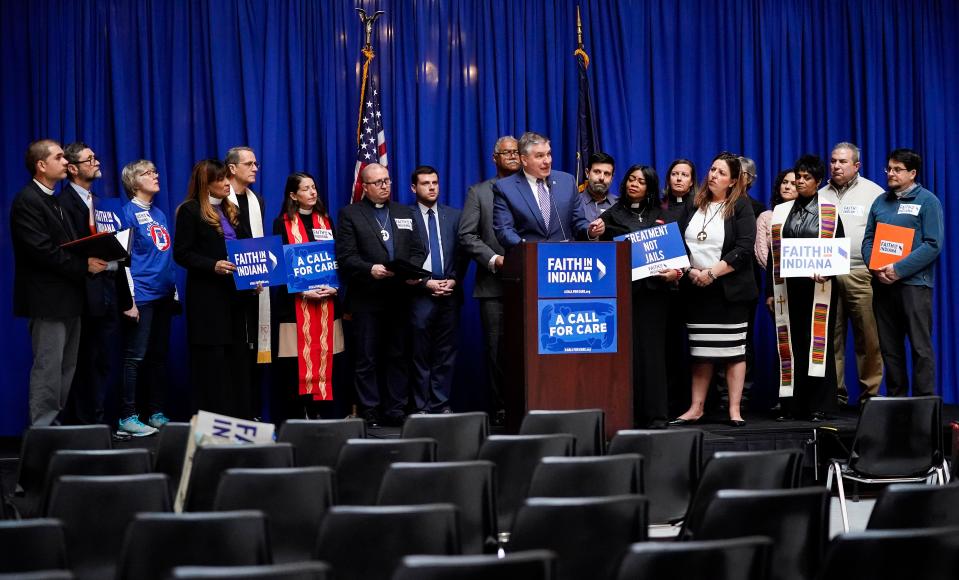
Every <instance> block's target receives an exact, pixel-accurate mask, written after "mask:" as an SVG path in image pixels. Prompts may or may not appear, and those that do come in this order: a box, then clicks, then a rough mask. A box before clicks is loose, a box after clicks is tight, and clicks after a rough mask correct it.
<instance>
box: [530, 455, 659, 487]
mask: <svg viewBox="0 0 959 580" xmlns="http://www.w3.org/2000/svg"><path fill="white" fill-rule="evenodd" d="M640 493H643V458H642V457H640V456H639V455H637V454H635V453H628V454H620V455H608V456H601V457H544V458H542V459H540V460H539V465H537V466H536V470H535V471H534V472H533V479H532V480H531V481H530V484H529V492H528V494H527V495H528V496H529V497H601V496H611V495H630V494H640Z"/></svg>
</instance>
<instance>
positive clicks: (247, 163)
mask: <svg viewBox="0 0 959 580" xmlns="http://www.w3.org/2000/svg"><path fill="white" fill-rule="evenodd" d="M237 165H246V166H247V167H256V168H257V169H259V168H260V167H261V165H260V164H259V162H257V161H244V162H242V163H237Z"/></svg>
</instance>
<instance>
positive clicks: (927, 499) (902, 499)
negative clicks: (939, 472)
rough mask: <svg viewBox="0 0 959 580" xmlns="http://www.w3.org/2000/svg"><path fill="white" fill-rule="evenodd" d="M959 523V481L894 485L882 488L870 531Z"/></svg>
mask: <svg viewBox="0 0 959 580" xmlns="http://www.w3.org/2000/svg"><path fill="white" fill-rule="evenodd" d="M949 526H959V482H953V483H950V484H948V485H923V484H921V483H899V484H893V485H890V486H888V487H886V489H884V490H883V491H882V493H881V494H880V495H879V498H878V499H877V500H876V505H875V506H873V508H872V513H871V514H870V515H869V523H868V524H866V529H867V530H905V529H911V528H943V527H949Z"/></svg>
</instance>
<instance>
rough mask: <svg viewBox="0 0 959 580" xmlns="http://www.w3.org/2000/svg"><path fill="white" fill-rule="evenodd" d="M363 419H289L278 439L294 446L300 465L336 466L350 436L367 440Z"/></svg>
mask: <svg viewBox="0 0 959 580" xmlns="http://www.w3.org/2000/svg"><path fill="white" fill-rule="evenodd" d="M365 438H366V421H364V420H363V419H310V420H307V419H288V420H287V421H286V422H284V423H283V425H281V426H280V432H279V434H277V436H276V440H277V441H278V442H280V443H290V444H292V445H293V450H294V452H293V456H294V457H293V458H294V461H295V462H296V466H297V467H309V466H314V465H318V466H321V467H336V460H337V458H339V456H340V449H341V448H342V447H343V445H344V444H345V443H346V441H347V440H348V439H365Z"/></svg>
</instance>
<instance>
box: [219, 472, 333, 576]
mask: <svg viewBox="0 0 959 580" xmlns="http://www.w3.org/2000/svg"><path fill="white" fill-rule="evenodd" d="M332 505H333V470H332V469H330V468H329V467H279V468H273V469H228V470H226V471H225V472H224V473H223V475H222V476H221V477H220V485H219V486H218V487H217V490H216V497H215V498H214V500H213V509H214V510H215V511H234V510H260V511H262V512H263V513H264V514H265V515H266V522H267V531H268V532H269V534H270V541H271V543H272V545H273V562H275V563H277V564H282V563H286V562H302V561H303V560H309V559H310V557H311V556H312V554H313V550H314V549H315V548H316V535H317V533H318V532H319V529H320V522H322V521H323V516H325V515H326V512H327V511H328V510H329V509H330V507H331V506H332Z"/></svg>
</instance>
